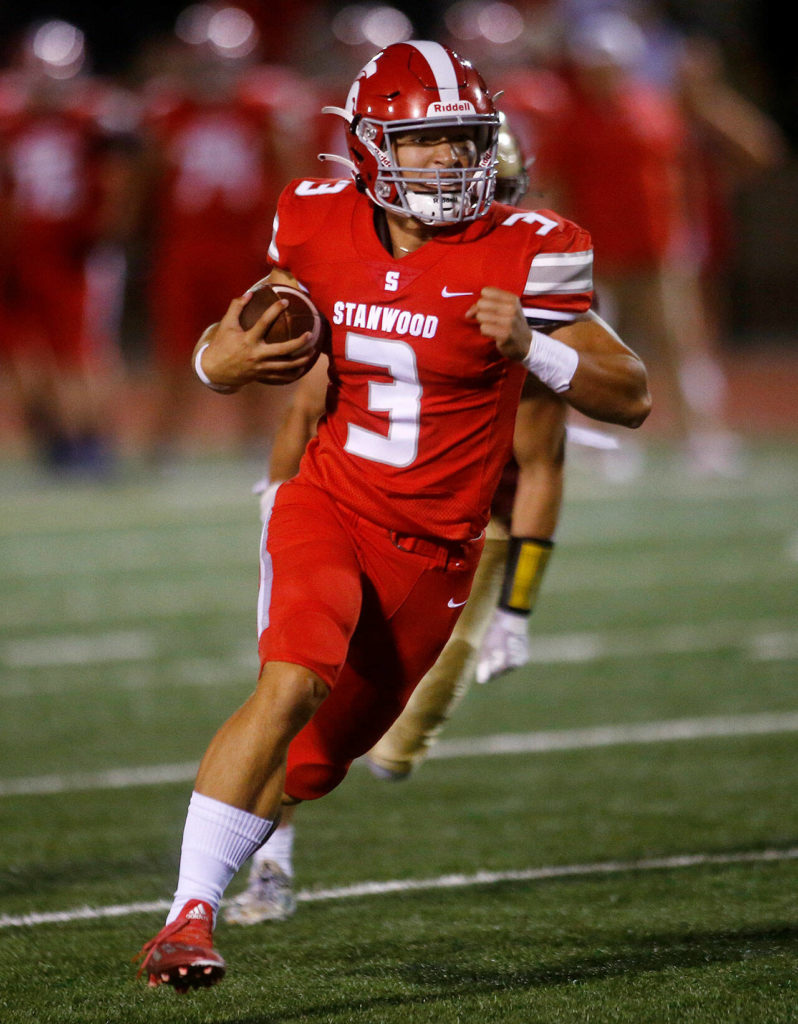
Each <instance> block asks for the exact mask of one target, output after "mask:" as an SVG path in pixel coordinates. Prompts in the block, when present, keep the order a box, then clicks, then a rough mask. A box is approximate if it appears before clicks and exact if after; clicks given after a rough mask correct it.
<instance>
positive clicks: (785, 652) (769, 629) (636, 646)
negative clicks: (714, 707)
mask: <svg viewBox="0 0 798 1024" xmlns="http://www.w3.org/2000/svg"><path fill="white" fill-rule="evenodd" d="M791 626H792V623H787V622H786V621H783V620H770V619H763V620H760V621H759V622H738V621H734V620H721V621H716V622H707V623H703V624H701V625H699V626H695V625H692V624H689V623H687V624H684V623H674V624H672V625H665V626H655V627H651V628H643V629H637V630H617V631H611V630H609V631H603V632H578V633H550V634H540V635H537V636H533V637H532V638H531V645H530V656H529V663H530V664H532V665H540V664H543V665H557V664H569V663H571V664H572V663H584V662H589V661H595V660H596V659H598V658H636V657H639V656H640V655H642V654H665V655H669V654H694V653H696V652H711V651H717V650H726V649H730V650H737V651H740V653H741V655H742V656H743V657H745V658H748V659H749V660H752V661H777V660H791V659H793V658H795V657H796V656H797V655H798V631H796V630H795V629H794V628H790V627H791ZM253 652H254V647H253V646H252V645H247V647H246V648H245V649H241V650H238V651H233V652H231V653H230V654H229V655H227V657H228V659H229V658H230V657H235V658H236V659H237V660H238V661H241V660H242V659H245V660H244V664H245V665H249V663H250V662H252V664H253V665H254V666H257V661H256V660H254V661H253V659H255V658H256V655H255V654H254V653H253ZM158 658H161V659H163V660H164V661H166V662H168V661H170V660H171V661H173V662H174V661H175V659H173V658H172V659H170V658H169V657H168V647H167V645H166V644H165V643H162V642H160V641H159V639H158V637H157V635H156V633H154V632H151V631H148V630H120V631H118V632H112V633H101V634H92V635H89V636H81V635H78V634H75V635H67V636H61V637H51V636H34V637H24V638H21V639H17V640H11V641H9V642H7V643H6V644H5V646H4V647H3V646H0V664H5V665H6V666H7V667H8V668H10V669H17V670H27V669H35V668H48V667H52V666H59V665H73V666H74V665H92V664H102V663H106V662H107V663H113V662H125V661H130V662H134V663H140V662H149V661H155V660H156V659H158ZM219 660H220V659H218V658H217V659H211V658H206V659H200V658H195V659H192V661H191V665H192V666H194V667H195V668H197V669H198V670H199V671H200V673H201V674H202V675H203V676H204V677H206V681H207V682H209V683H212V684H215V683H217V682H218V680H217V679H216V677H215V676H214V674H213V673H214V672H218V671H219V669H218V668H217V666H218V664H219ZM185 662H186V659H185V658H180V659H177V663H178V664H181V665H182V664H184V663H185ZM203 666H204V668H203ZM209 666H210V668H209ZM235 681H238V676H236V677H235ZM200 684H201V683H200ZM200 684H195V685H200ZM134 685H136V686H140V685H141V681H140V680H138V681H136V682H135V683H134ZM69 688H70V686H69V684H66V685H64V684H62V683H61V682H60V681H58V680H56V681H54V682H53V683H52V684H51V688H50V689H42V688H41V687H40V685H39V683H38V682H37V684H36V686H35V687H30V686H16V687H15V686H13V685H10V686H5V687H3V688H2V689H3V693H4V696H25V697H27V696H31V695H32V694H35V693H42V692H56V693H60V692H63V691H64V690H66V689H69Z"/></svg>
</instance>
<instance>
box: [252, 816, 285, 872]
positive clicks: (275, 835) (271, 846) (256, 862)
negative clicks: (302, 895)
mask: <svg viewBox="0 0 798 1024" xmlns="http://www.w3.org/2000/svg"><path fill="white" fill-rule="evenodd" d="M293 852H294V826H293V825H292V824H291V823H290V822H289V823H286V824H285V825H278V826H277V828H276V829H275V830H274V832H272V834H271V836H270V838H269V841H268V843H266V845H265V846H262V847H261V848H260V849H259V850H257V851H256V853H255V855H254V856H253V858H252V867H253V870H254V871H257V869H258V868H259V867H260V866H261V864H263V862H264V861H266V860H271V861H274V863H275V864H276V865H277V867H278V868H281V869H282V870H283V871H284V872H285V873H286V874H287V875H288V877H289V878H293V877H294V862H293Z"/></svg>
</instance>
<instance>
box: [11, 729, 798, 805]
mask: <svg viewBox="0 0 798 1024" xmlns="http://www.w3.org/2000/svg"><path fill="white" fill-rule="evenodd" d="M780 732H798V711H785V712H765V713H762V714H757V715H729V716H724V717H710V718H676V719H671V720H664V721H660V722H640V723H632V724H629V725H605V726H594V727H592V728H587V729H556V730H552V731H550V732H526V733H497V734H495V735H493V736H475V737H472V738H470V739H464V740H441V741H440V743H438V744H437V745H436V746H434V747H433V748H432V749H431V750H430V752H429V757H430V759H435V760H449V759H450V758H455V757H480V756H484V755H490V754H545V753H550V752H552V751H555V750H587V749H589V748H592V747H611V746H620V745H622V744H625V743H668V742H671V741H674V740H697V739H710V738H718V737H724V736H764V735H770V734H773V733H780ZM196 772H197V764H196V762H193V761H192V762H188V763H187V762H184V763H182V764H161V765H150V766H147V767H142V768H112V769H108V770H107V771H100V772H76V773H74V774H69V775H34V776H28V777H27V778H20V779H0V797H3V796H40V795H46V794H50V793H70V792H74V791H76V790H91V789H127V788H128V787H131V786H157V785H161V784H164V783H169V782H189V781H191V780H192V779H193V778H194V776H195V775H196Z"/></svg>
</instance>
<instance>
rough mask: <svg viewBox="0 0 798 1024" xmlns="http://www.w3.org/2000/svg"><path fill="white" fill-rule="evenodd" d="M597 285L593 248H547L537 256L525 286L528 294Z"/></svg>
mask: <svg viewBox="0 0 798 1024" xmlns="http://www.w3.org/2000/svg"><path fill="white" fill-rule="evenodd" d="M592 287H593V251H592V249H587V250H585V251H584V252H546V253H540V254H539V255H537V256H535V257H534V258H533V260H532V263H531V264H530V266H529V275H528V277H527V279H526V286H525V287H524V292H525V294H528V295H548V294H551V293H560V292H583V291H590V290H591V289H592Z"/></svg>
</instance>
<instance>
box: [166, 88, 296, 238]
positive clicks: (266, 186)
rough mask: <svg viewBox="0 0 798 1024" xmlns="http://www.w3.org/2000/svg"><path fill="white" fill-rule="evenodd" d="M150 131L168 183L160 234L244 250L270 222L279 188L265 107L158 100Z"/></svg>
mask: <svg viewBox="0 0 798 1024" xmlns="http://www.w3.org/2000/svg"><path fill="white" fill-rule="evenodd" d="M148 122H149V123H148V129H149V136H150V139H151V141H153V142H154V145H155V149H156V152H157V153H158V156H159V159H160V162H161V169H162V172H163V176H162V179H161V181H160V182H159V186H158V201H159V203H160V209H159V211H158V226H159V233H160V234H161V235H163V236H164V238H165V239H169V240H174V239H175V238H177V239H180V240H183V241H185V240H189V241H192V242H197V243H199V244H200V245H201V246H203V247H204V246H205V245H206V244H207V240H208V238H213V237H214V236H217V237H223V238H224V237H237V238H238V239H239V241H243V243H244V244H246V242H247V240H249V239H250V238H251V237H252V235H253V232H257V231H258V229H259V225H260V224H261V222H263V221H265V222H266V223H268V221H269V220H270V219H271V216H272V213H273V210H274V201H275V200H276V197H277V191H278V190H277V188H276V187H275V185H274V181H275V178H276V174H275V168H274V166H273V164H274V158H273V154H272V152H271V146H272V138H271V136H272V125H271V120H270V118H269V114H268V111H266V110H265V109H264V108H263V107H262V106H261V105H259V104H257V103H255V102H250V101H249V99H247V100H245V101H244V100H240V99H237V98H235V99H225V100H218V101H202V102H198V101H195V100H193V99H191V98H189V97H167V96H161V97H159V99H158V101H157V102H156V103H155V104H154V106H153V108H152V109H151V110H150V113H149V117H148Z"/></svg>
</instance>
